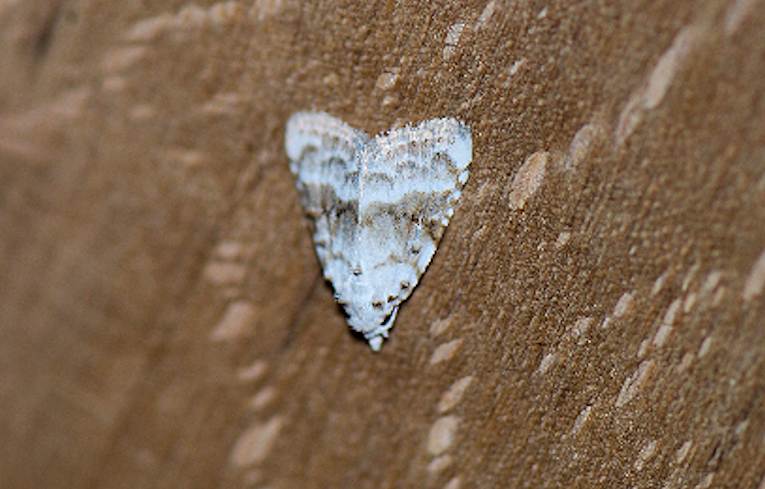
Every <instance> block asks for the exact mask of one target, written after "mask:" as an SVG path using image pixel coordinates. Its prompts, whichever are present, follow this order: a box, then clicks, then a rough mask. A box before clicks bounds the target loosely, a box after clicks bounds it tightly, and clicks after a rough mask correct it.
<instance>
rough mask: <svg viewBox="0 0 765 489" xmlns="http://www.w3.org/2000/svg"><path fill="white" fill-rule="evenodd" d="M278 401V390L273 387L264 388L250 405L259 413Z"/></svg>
mask: <svg viewBox="0 0 765 489" xmlns="http://www.w3.org/2000/svg"><path fill="white" fill-rule="evenodd" d="M274 399H276V389H275V388H273V387H270V386H269V387H264V388H263V389H261V390H260V392H258V393H257V394H255V396H254V397H253V398H252V399H251V400H250V402H249V405H250V407H251V408H252V409H254V410H256V411H259V410H261V409H263V408H265V407H266V406H268V405H269V404H271V402H272V401H273V400H274Z"/></svg>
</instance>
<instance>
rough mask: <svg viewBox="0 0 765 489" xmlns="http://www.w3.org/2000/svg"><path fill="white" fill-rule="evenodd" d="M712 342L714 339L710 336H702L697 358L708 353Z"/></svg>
mask: <svg viewBox="0 0 765 489" xmlns="http://www.w3.org/2000/svg"><path fill="white" fill-rule="evenodd" d="M712 343H714V339H713V338H712V337H711V336H708V337H707V338H704V341H703V342H702V343H701V347H700V348H699V353H698V357H699V358H702V357H703V356H705V355H706V354H707V353H709V350H710V348H712Z"/></svg>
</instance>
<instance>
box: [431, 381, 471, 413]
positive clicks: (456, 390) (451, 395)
mask: <svg viewBox="0 0 765 489" xmlns="http://www.w3.org/2000/svg"><path fill="white" fill-rule="evenodd" d="M472 382H473V377H472V376H470V375H469V376H467V377H463V378H461V379H459V380H458V381H456V382H455V383H453V384H452V385H451V387H449V390H447V391H446V392H444V394H443V396H441V400H440V401H439V402H438V412H440V413H445V412H446V411H448V410H450V409H452V408H453V407H454V406H456V405H457V404H459V402H460V401H461V400H462V396H464V395H465V391H467V389H468V387H470V384H471V383H472Z"/></svg>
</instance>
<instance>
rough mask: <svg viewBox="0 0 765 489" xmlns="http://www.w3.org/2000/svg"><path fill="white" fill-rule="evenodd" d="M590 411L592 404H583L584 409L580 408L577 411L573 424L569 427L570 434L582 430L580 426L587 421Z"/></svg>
mask: <svg viewBox="0 0 765 489" xmlns="http://www.w3.org/2000/svg"><path fill="white" fill-rule="evenodd" d="M591 412H592V406H585V407H584V409H582V410H581V411H580V412H579V415H578V416H577V417H576V419H575V420H574V426H573V427H572V428H571V434H572V435H576V434H577V433H579V432H580V431H581V430H582V427H583V426H584V424H585V423H586V422H587V420H588V419H589V418H590V413H591Z"/></svg>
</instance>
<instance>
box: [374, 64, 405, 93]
mask: <svg viewBox="0 0 765 489" xmlns="http://www.w3.org/2000/svg"><path fill="white" fill-rule="evenodd" d="M399 71H400V70H399V69H398V68H390V69H388V70H386V71H384V72H382V73H381V74H380V76H378V77H377V81H376V82H375V88H377V89H378V90H382V91H385V90H390V89H391V88H393V87H395V86H396V81H398V74H399Z"/></svg>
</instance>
